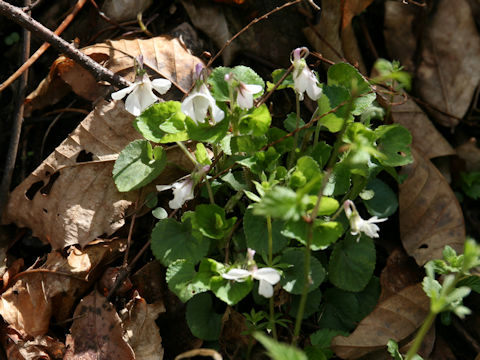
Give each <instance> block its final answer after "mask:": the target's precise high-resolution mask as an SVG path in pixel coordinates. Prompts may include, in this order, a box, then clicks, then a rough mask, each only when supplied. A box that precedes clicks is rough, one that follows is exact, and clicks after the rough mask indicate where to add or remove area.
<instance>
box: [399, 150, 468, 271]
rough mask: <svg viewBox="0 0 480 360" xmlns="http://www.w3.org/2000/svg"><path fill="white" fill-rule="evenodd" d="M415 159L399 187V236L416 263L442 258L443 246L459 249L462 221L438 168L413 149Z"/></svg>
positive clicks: (463, 231) (463, 228)
mask: <svg viewBox="0 0 480 360" xmlns="http://www.w3.org/2000/svg"><path fill="white" fill-rule="evenodd" d="M412 154H413V158H414V162H413V163H412V164H409V165H407V166H405V167H403V169H402V173H403V174H405V175H408V177H407V179H406V180H405V181H404V182H403V183H402V184H401V185H400V186H399V212H400V237H401V240H402V244H403V247H404V248H405V250H406V252H407V254H409V255H410V256H413V257H414V258H415V261H416V262H417V264H418V265H420V266H423V265H424V264H425V263H426V262H427V261H429V260H433V259H439V258H441V257H442V251H443V248H444V247H445V245H450V246H451V247H453V248H454V249H455V250H456V251H457V252H462V250H463V243H464V241H465V222H464V218H463V213H462V209H461V208H460V205H459V203H458V200H457V198H456V196H455V194H454V193H453V191H452V189H451V188H450V185H449V184H448V183H447V181H446V180H445V178H444V177H443V175H442V174H441V173H440V172H439V171H438V170H437V168H436V167H435V166H434V165H433V164H432V163H431V162H430V161H429V160H427V159H424V158H423V157H422V156H421V155H419V154H418V153H417V152H416V151H415V149H412Z"/></svg>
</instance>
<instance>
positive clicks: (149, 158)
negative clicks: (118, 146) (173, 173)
mask: <svg viewBox="0 0 480 360" xmlns="http://www.w3.org/2000/svg"><path fill="white" fill-rule="evenodd" d="M166 164H167V155H166V153H165V151H164V150H163V148H162V147H160V146H157V147H155V148H152V145H151V144H150V143H149V142H148V141H147V140H135V141H132V142H131V143H130V144H128V145H127V146H126V147H125V149H123V150H122V152H121V153H120V154H119V155H118V159H117V160H116V161H115V165H114V167H113V180H114V181H115V185H116V186H117V189H118V191H120V192H127V191H132V190H135V189H139V188H141V187H143V186H145V185H147V184H149V183H150V182H151V181H153V180H154V179H155V178H156V177H157V176H158V175H160V174H161V173H162V171H163V169H164V168H165V165H166Z"/></svg>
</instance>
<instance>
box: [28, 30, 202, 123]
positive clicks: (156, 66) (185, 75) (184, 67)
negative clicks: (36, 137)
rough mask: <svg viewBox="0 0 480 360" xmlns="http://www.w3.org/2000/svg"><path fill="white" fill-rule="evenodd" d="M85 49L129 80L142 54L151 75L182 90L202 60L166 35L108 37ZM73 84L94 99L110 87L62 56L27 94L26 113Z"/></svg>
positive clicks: (58, 96)
mask: <svg viewBox="0 0 480 360" xmlns="http://www.w3.org/2000/svg"><path fill="white" fill-rule="evenodd" d="M82 51H83V52H84V53H85V54H87V55H88V56H90V57H91V58H92V59H94V60H95V61H97V62H100V63H102V65H103V66H105V67H106V68H107V69H109V70H112V71H113V72H115V73H118V74H120V75H122V76H124V77H125V78H127V79H128V80H130V81H133V80H134V78H135V72H134V70H133V59H134V58H135V57H137V56H139V55H143V62H144V64H145V69H146V70H147V71H148V73H149V74H150V75H156V76H157V77H158V76H159V75H160V76H162V77H164V78H167V79H169V80H170V81H171V82H172V83H173V84H174V85H175V86H176V87H177V88H178V89H179V90H180V92H182V93H185V92H186V91H188V90H189V89H190V86H191V84H192V83H193V74H194V69H195V65H196V64H197V63H200V62H201V61H200V59H198V58H197V57H195V56H193V55H191V54H190V53H189V51H188V50H187V49H185V47H184V45H183V43H182V42H181V41H179V40H178V39H172V38H170V37H167V36H158V37H154V38H150V39H135V40H116V41H108V42H105V43H100V44H96V45H92V46H88V47H86V48H83V49H82ZM67 84H68V85H69V86H67ZM70 87H71V89H72V90H73V91H74V92H75V93H76V94H77V95H80V96H83V97H84V98H86V99H87V100H91V101H92V100H95V99H97V98H98V97H99V96H103V95H105V94H106V93H105V91H106V90H108V89H104V88H105V86H104V85H101V84H99V83H97V82H96V81H95V79H94V77H93V76H92V75H91V74H90V73H89V72H87V71H86V70H84V69H83V68H82V67H81V66H79V65H77V64H75V63H74V62H73V61H72V60H70V59H68V58H66V57H64V56H62V57H60V58H58V59H57V60H56V61H55V62H54V64H53V65H52V67H51V70H50V74H49V75H48V76H47V78H46V79H45V80H43V81H42V83H41V84H40V85H39V87H38V88H37V89H36V90H35V91H34V92H32V93H31V94H30V95H29V96H28V97H27V100H26V108H25V112H26V116H29V114H30V113H31V112H32V111H33V110H36V109H40V108H42V107H44V106H47V105H52V104H55V103H56V102H58V101H59V100H60V99H61V98H62V97H63V96H64V95H65V94H66V93H67V92H68V90H69V89H70ZM178 96H179V92H178V91H173V90H170V91H169V92H168V93H167V94H166V95H165V96H164V98H165V99H174V98H178Z"/></svg>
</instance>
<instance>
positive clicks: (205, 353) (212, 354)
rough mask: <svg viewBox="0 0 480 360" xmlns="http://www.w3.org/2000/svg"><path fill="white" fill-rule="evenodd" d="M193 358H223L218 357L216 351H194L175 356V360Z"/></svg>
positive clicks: (216, 359)
mask: <svg viewBox="0 0 480 360" xmlns="http://www.w3.org/2000/svg"><path fill="white" fill-rule="evenodd" d="M195 356H203V357H205V356H209V357H211V358H212V359H213V360H222V359H223V357H222V355H220V354H219V353H218V352H217V351H215V350H213V349H194V350H189V351H185V352H184V353H182V354H180V355H177V356H175V360H182V359H190V358H193V357H195Z"/></svg>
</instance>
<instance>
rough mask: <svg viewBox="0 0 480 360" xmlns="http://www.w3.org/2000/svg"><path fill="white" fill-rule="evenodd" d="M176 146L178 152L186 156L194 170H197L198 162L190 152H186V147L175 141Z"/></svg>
mask: <svg viewBox="0 0 480 360" xmlns="http://www.w3.org/2000/svg"><path fill="white" fill-rule="evenodd" d="M177 145H178V147H179V148H180V150H182V151H183V153H184V154H185V155H186V156H187V158H188V159H189V160H190V161H191V162H192V163H193V165H194V166H195V169H197V168H198V167H199V164H198V161H197V159H195V157H194V156H193V155H192V154H191V153H190V151H188V149H187V147H186V146H185V144H184V143H183V142H181V141H177Z"/></svg>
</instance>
